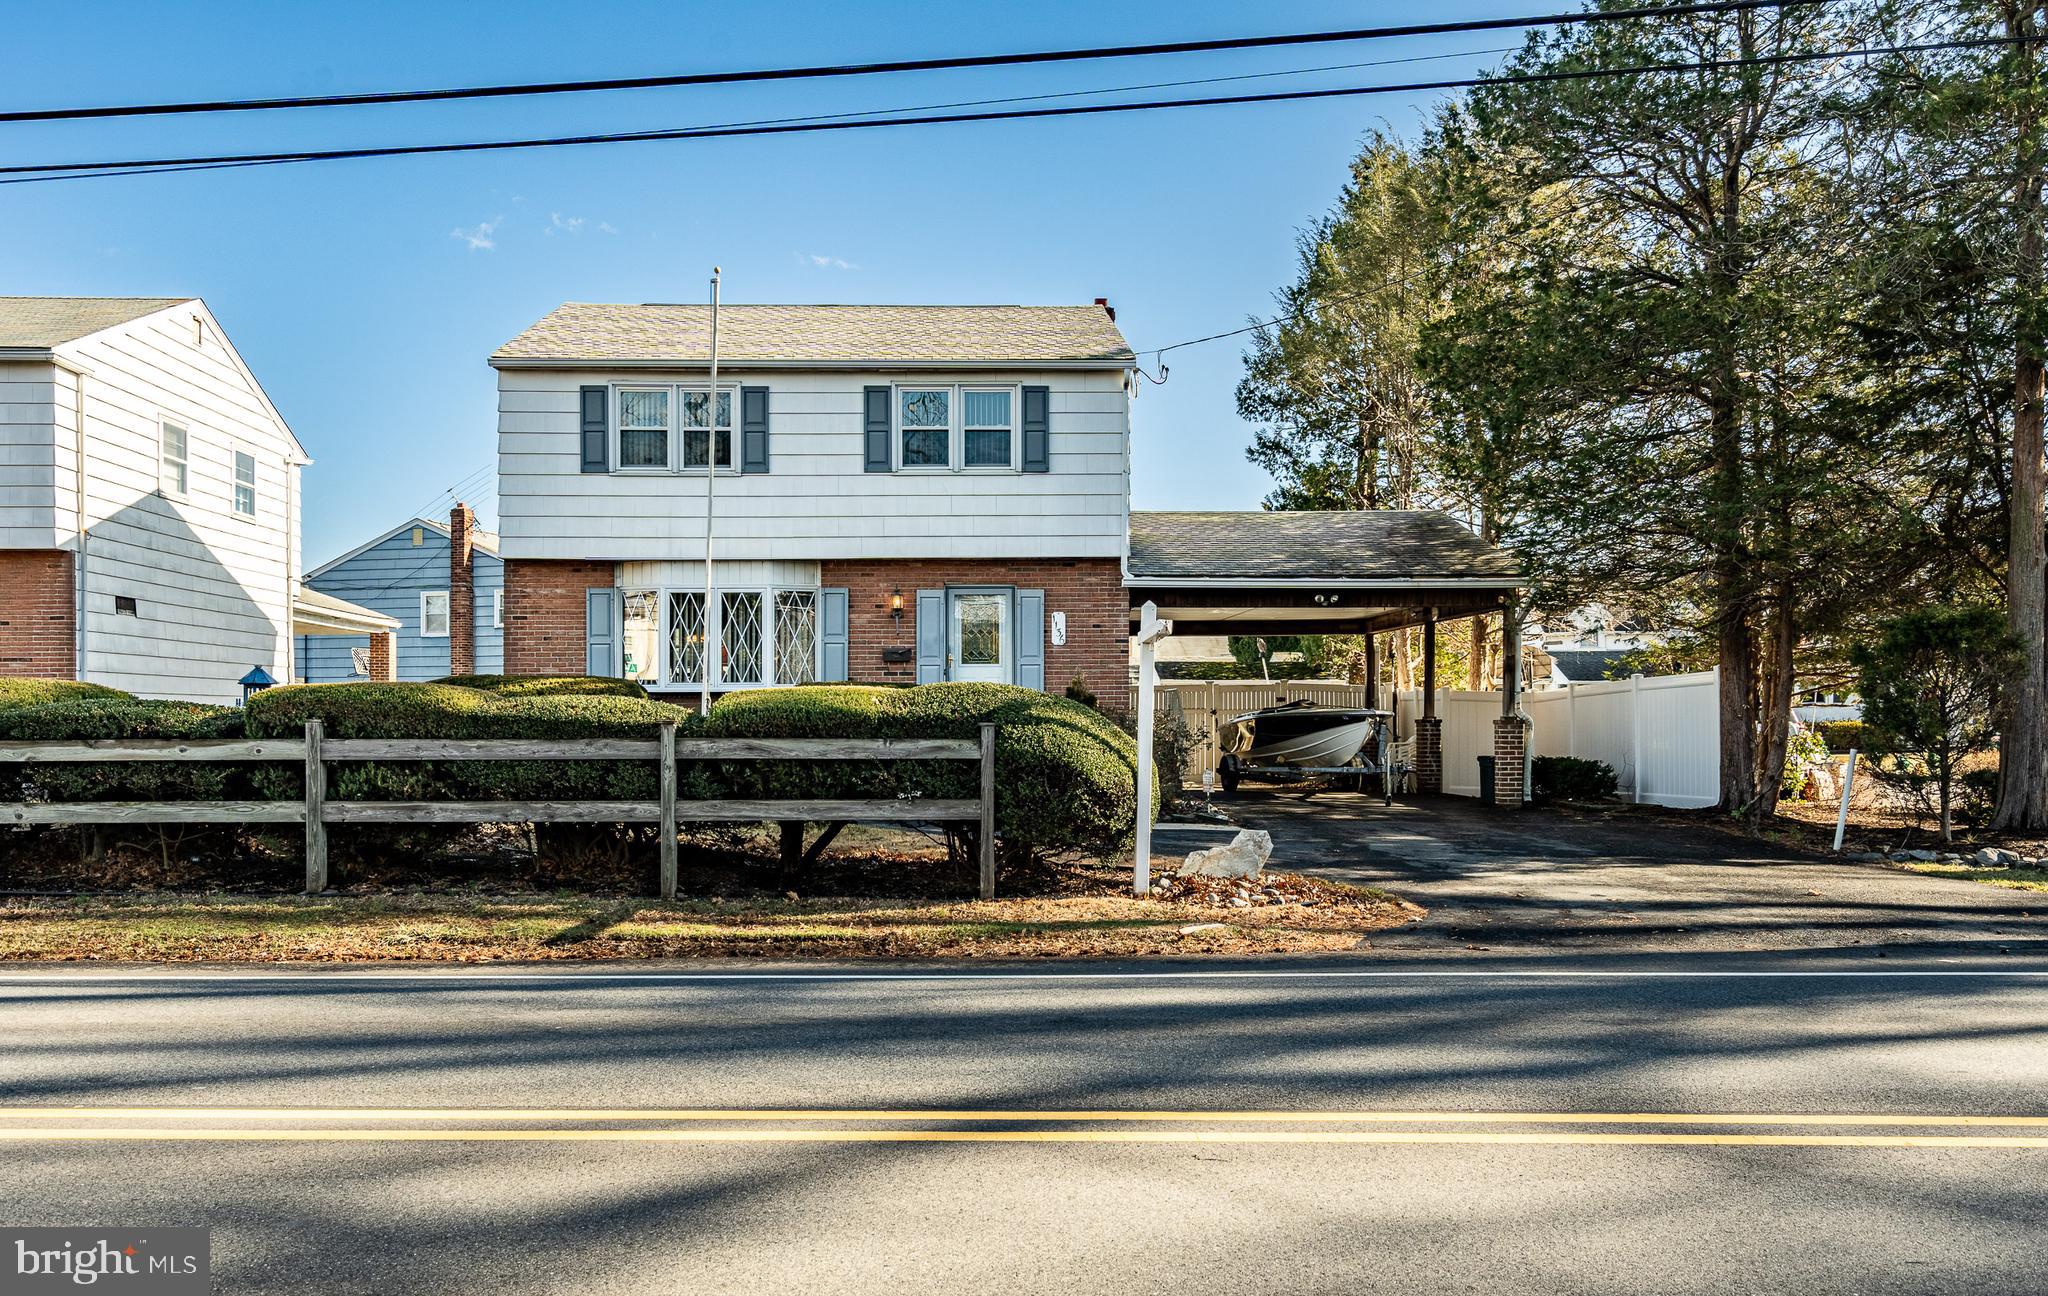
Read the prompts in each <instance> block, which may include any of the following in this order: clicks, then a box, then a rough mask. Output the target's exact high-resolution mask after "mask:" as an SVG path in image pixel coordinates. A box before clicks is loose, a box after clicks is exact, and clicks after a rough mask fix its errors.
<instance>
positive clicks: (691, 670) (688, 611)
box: [668, 592, 704, 684]
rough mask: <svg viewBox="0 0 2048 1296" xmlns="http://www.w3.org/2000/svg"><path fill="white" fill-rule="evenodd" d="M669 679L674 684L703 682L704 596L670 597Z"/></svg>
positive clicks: (677, 594)
mask: <svg viewBox="0 0 2048 1296" xmlns="http://www.w3.org/2000/svg"><path fill="white" fill-rule="evenodd" d="M668 678H669V682H670V683H671V684H702V683H703V682H704V596H703V595H702V594H685V593H680V592H678V593H671V594H670V595H669V596H668Z"/></svg>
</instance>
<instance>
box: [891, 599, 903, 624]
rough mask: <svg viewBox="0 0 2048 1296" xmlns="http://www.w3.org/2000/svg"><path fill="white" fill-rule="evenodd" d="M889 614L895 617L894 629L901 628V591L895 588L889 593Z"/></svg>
mask: <svg viewBox="0 0 2048 1296" xmlns="http://www.w3.org/2000/svg"><path fill="white" fill-rule="evenodd" d="M889 615H890V616H892V617H894V618H896V629H897V630H899V631H900V630H902V629H903V591H902V590H896V591H894V592H893V593H891V594H890V595H889Z"/></svg>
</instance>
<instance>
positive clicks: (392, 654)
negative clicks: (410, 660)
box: [370, 630, 398, 684]
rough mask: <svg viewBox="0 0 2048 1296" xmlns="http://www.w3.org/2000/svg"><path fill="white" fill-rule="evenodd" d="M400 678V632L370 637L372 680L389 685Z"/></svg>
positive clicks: (394, 631)
mask: <svg viewBox="0 0 2048 1296" xmlns="http://www.w3.org/2000/svg"><path fill="white" fill-rule="evenodd" d="M397 678H398V632H397V631H396V630H385V631H381V632H379V633H377V634H373V635H371V636H370V679H371V680H372V681H376V682H381V683H385V684H389V683H391V682H393V681H394V680H396V679H397Z"/></svg>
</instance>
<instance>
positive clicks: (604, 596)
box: [583, 589, 619, 675]
mask: <svg viewBox="0 0 2048 1296" xmlns="http://www.w3.org/2000/svg"><path fill="white" fill-rule="evenodd" d="M618 660H619V592H618V591H617V590H615V589H591V590H585V591H583V673H584V674H585V675H616V674H618V673H619V668H618Z"/></svg>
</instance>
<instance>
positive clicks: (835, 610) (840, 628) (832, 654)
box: [818, 589, 847, 683]
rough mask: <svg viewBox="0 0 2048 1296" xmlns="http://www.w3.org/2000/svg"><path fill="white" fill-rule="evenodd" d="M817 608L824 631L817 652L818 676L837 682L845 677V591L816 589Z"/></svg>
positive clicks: (830, 681)
mask: <svg viewBox="0 0 2048 1296" xmlns="http://www.w3.org/2000/svg"><path fill="white" fill-rule="evenodd" d="M818 601H819V603H820V604H822V606H821V608H820V609H819V610H820V611H821V612H822V613H823V614H824V622H825V633H824V634H823V635H822V636H821V639H822V648H823V651H822V652H821V653H820V654H819V660H818V678H819V679H821V680H824V681H826V682H828V683H838V682H840V681H842V680H844V679H845V678H846V657H847V652H846V645H847V633H846V591H845V590H843V589H825V590H819V591H818Z"/></svg>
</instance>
